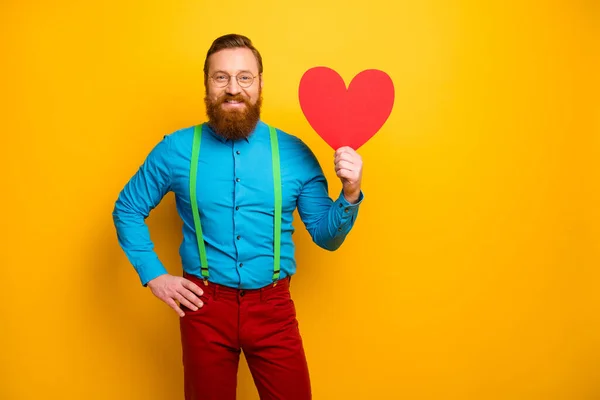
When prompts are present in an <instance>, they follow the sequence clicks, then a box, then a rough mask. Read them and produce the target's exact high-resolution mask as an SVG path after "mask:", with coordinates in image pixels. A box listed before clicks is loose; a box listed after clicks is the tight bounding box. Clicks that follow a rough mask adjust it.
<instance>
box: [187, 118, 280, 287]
mask: <svg viewBox="0 0 600 400" xmlns="http://www.w3.org/2000/svg"><path fill="white" fill-rule="evenodd" d="M269 134H270V137H271V154H272V160H273V163H272V166H273V192H274V193H275V215H274V224H273V225H274V232H273V238H274V249H275V252H274V265H273V283H275V284H276V283H277V281H278V280H279V272H280V271H279V264H280V260H281V207H282V195H281V168H280V163H279V142H278V141H277V132H276V130H275V128H273V127H272V126H269ZM201 140H202V124H201V125H196V126H195V128H194V139H193V142H192V161H191V164H190V202H191V204H192V214H193V217H194V226H195V228H196V239H197V240H198V251H199V253H200V271H201V273H202V278H203V279H204V283H205V284H208V277H209V272H208V260H207V257H206V247H205V245H204V236H203V235H202V224H201V223H200V212H199V211H198V199H197V193H196V183H197V181H198V159H199V157H200V142H201Z"/></svg>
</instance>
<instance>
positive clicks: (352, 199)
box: [344, 189, 360, 204]
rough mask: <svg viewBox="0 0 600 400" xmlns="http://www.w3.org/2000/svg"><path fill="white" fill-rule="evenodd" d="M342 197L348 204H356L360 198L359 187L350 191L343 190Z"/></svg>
mask: <svg viewBox="0 0 600 400" xmlns="http://www.w3.org/2000/svg"><path fill="white" fill-rule="evenodd" d="M344 198H345V199H346V201H347V202H348V203H350V204H356V203H358V199H359V198H360V189H359V190H354V191H351V192H345V191H344Z"/></svg>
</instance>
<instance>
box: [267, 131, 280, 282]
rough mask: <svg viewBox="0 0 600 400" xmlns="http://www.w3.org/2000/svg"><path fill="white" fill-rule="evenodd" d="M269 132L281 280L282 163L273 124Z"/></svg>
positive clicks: (276, 264) (276, 266)
mask: <svg viewBox="0 0 600 400" xmlns="http://www.w3.org/2000/svg"><path fill="white" fill-rule="evenodd" d="M269 133H270V136H271V155H272V158H273V193H275V217H274V218H275V220H274V221H273V222H274V223H273V225H274V227H273V230H274V232H273V238H274V239H273V240H274V246H273V248H274V251H275V254H274V264H273V282H277V281H278V280H279V264H280V261H281V202H282V200H281V198H282V195H281V165H280V163H279V142H278V141H277V131H276V130H275V128H273V127H272V126H269Z"/></svg>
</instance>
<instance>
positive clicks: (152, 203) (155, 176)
mask: <svg viewBox="0 0 600 400" xmlns="http://www.w3.org/2000/svg"><path fill="white" fill-rule="evenodd" d="M193 135H194V127H188V128H185V129H181V130H178V131H176V132H173V133H171V134H169V135H166V136H165V137H164V138H163V139H162V140H161V141H160V142H159V143H158V144H157V145H156V146H155V147H154V149H152V151H151V152H150V154H149V155H148V157H147V158H146V159H145V160H144V162H143V164H142V165H141V166H140V168H139V170H138V171H137V172H136V173H135V174H134V175H133V177H131V179H130V180H129V182H127V184H126V185H125V187H124V188H123V190H122V191H121V193H120V194H119V196H118V199H117V201H116V203H115V207H114V211H113V219H114V224H115V227H116V231H117V237H118V240H119V244H120V246H121V247H122V249H123V251H124V252H125V254H126V255H127V258H128V259H129V261H130V262H131V263H132V264H133V266H134V268H135V270H136V271H137V273H138V275H139V278H140V280H141V282H142V284H143V285H146V284H147V283H148V281H150V280H152V279H154V278H156V277H158V276H159V275H162V274H166V273H167V270H166V269H165V267H164V266H163V264H162V263H161V261H160V260H159V259H158V256H157V254H156V253H155V251H154V246H153V243H152V241H151V239H150V232H149V229H148V226H147V225H146V223H145V219H146V218H147V217H148V215H149V213H150V211H151V210H152V209H153V208H155V207H156V206H157V205H158V204H159V202H160V201H161V199H162V198H163V197H164V196H165V195H166V194H167V193H168V192H170V191H172V192H174V194H175V201H176V207H177V211H178V213H179V215H180V217H181V219H182V220H183V241H182V243H181V246H180V248H179V254H180V256H181V261H182V266H183V270H184V271H185V272H187V273H189V274H191V275H195V276H198V277H200V276H201V273H200V255H199V250H198V242H197V239H196V233H195V229H194V220H193V215H192V208H191V206H190V191H189V184H190V182H189V178H190V160H191V154H192V139H193ZM277 137H278V141H279V152H280V159H281V183H282V197H283V199H282V200H283V203H282V204H283V205H282V222H281V274H280V278H281V279H283V278H285V277H287V276H291V275H293V274H294V273H295V272H296V262H295V257H294V243H293V241H292V234H293V232H294V228H293V226H292V219H293V213H294V210H295V209H296V208H297V209H298V214H299V215H300V218H301V220H302V221H303V223H304V225H305V227H306V229H307V230H308V232H309V233H310V235H311V237H312V239H313V241H314V242H315V243H316V244H317V245H319V246H320V247H322V248H324V249H327V250H331V251H333V250H336V249H337V248H339V247H340V245H341V244H342V243H343V241H344V239H345V238H346V236H347V235H348V233H349V232H350V230H351V229H352V227H353V225H354V223H355V221H356V217H357V214H358V208H359V204H360V203H361V202H362V199H363V193H362V192H361V194H360V198H359V201H358V203H356V204H350V203H349V202H348V201H347V200H346V199H345V198H344V196H343V193H342V192H340V194H339V196H338V198H337V199H336V200H335V201H333V200H332V199H331V198H330V197H329V195H328V187H327V181H326V179H325V176H324V175H323V171H322V169H321V167H320V165H319V163H318V161H317V159H316V157H315V156H314V154H313V153H312V152H311V150H310V149H309V148H308V147H307V146H306V145H305V144H304V143H303V142H302V141H301V140H300V139H298V138H297V137H295V136H292V135H290V134H287V133H285V132H283V131H281V130H279V129H278V130H277ZM197 187H198V189H197V199H198V209H199V211H200V215H201V222H202V230H203V235H204V241H205V244H206V253H207V259H208V268H209V272H210V279H209V280H210V281H211V282H214V283H217V284H221V285H226V286H229V287H235V288H243V289H255V288H260V287H263V286H266V285H268V284H269V283H272V279H273V260H274V239H273V226H274V224H273V215H274V203H275V201H274V189H273V167H272V158H271V142H270V138H269V127H268V126H267V125H266V124H265V123H264V122H262V121H259V123H258V125H257V126H256V129H255V130H254V131H253V133H252V134H251V135H250V136H249V137H248V139H242V140H237V141H231V140H226V139H224V138H222V137H221V136H219V135H217V134H216V133H215V132H214V131H213V130H212V129H211V128H210V127H209V126H208V124H204V125H203V129H202V147H201V151H200V159H199V164H198V185H197Z"/></svg>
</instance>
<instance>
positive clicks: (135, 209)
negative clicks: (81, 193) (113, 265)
mask: <svg viewBox="0 0 600 400" xmlns="http://www.w3.org/2000/svg"><path fill="white" fill-rule="evenodd" d="M169 151H170V137H169V136H165V137H164V138H163V140H162V141H160V142H159V143H158V144H157V145H156V146H155V147H154V148H153V149H152V151H151V152H150V154H149V155H148V156H147V158H146V160H144V163H143V164H142V165H141V166H140V168H139V169H138V171H137V172H136V173H135V174H134V175H133V177H131V179H130V180H129V182H127V184H126V185H125V187H124V188H123V190H122V191H121V192H120V194H119V196H118V198H117V200H116V202H115V206H114V210H113V214H112V215H113V221H114V225H115V228H116V231H117V239H118V241H119V245H120V246H121V248H122V249H123V251H124V252H125V254H126V256H127V258H128V259H129V261H130V262H131V264H132V265H133V267H134V268H135V270H136V272H137V273H138V275H139V278H140V280H141V282H142V284H143V285H144V286H145V285H146V284H147V283H148V282H149V281H151V280H152V279H154V278H156V277H157V276H160V275H163V274H166V273H167V270H166V269H165V267H164V266H163V264H162V263H161V261H160V260H159V259H158V255H157V254H156V252H155V251H154V244H153V243H152V240H151V239H150V231H149V229H148V225H147V224H146V218H147V217H148V215H149V214H150V211H152V210H153V209H154V208H155V207H156V206H157V205H158V204H159V203H160V201H161V200H162V198H163V197H164V196H165V195H166V194H167V193H168V192H169V191H170V190H171V172H170V168H169V164H168V160H169Z"/></svg>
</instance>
